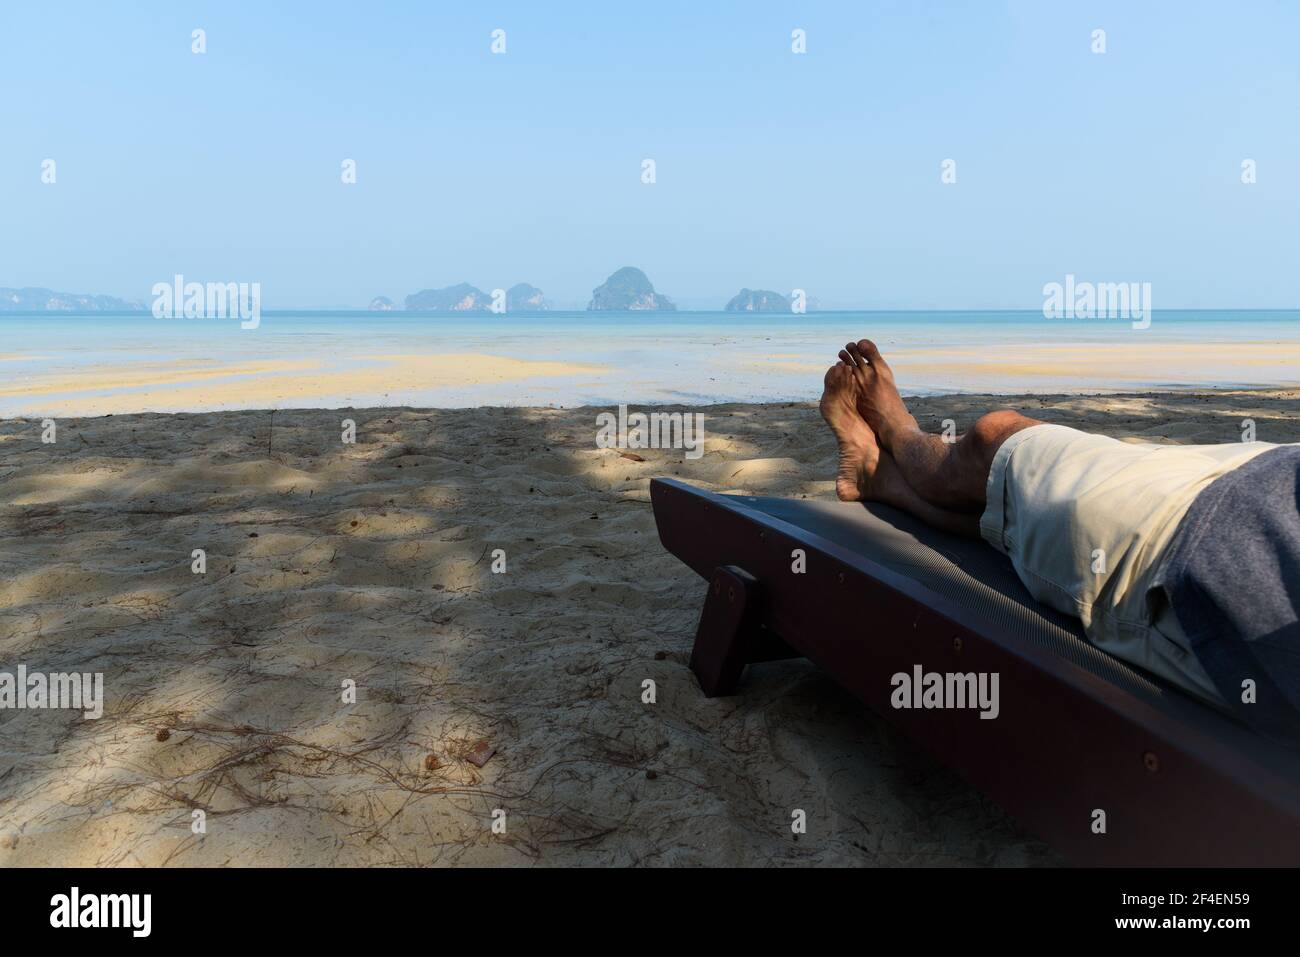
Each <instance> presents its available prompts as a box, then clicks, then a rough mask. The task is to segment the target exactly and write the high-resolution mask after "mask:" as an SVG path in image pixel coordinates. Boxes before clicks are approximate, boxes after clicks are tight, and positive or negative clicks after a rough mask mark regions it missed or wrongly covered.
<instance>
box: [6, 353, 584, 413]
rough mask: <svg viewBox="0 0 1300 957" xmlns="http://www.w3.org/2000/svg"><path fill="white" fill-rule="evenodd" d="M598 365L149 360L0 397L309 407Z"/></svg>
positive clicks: (49, 407)
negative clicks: (326, 401) (328, 401)
mask: <svg viewBox="0 0 1300 957" xmlns="http://www.w3.org/2000/svg"><path fill="white" fill-rule="evenodd" d="M602 371H603V367H602V366H599V365H594V364H590V363H581V362H557V361H552V360H545V359H518V358H510V357H503V356H495V355H485V354H482V353H445V354H417V355H389V354H376V355H362V356H357V357H356V359H355V360H349V364H348V365H347V366H346V367H341V366H338V365H336V364H335V363H334V362H329V363H327V362H325V361H322V360H320V359H293V360H284V359H271V360H262V361H242V360H241V361H231V360H209V361H206V362H201V363H200V362H194V361H189V360H186V361H170V362H158V361H154V360H150V361H145V362H127V363H117V362H109V363H100V364H97V365H94V366H90V367H83V368H77V369H69V370H66V371H64V372H61V373H47V374H41V375H26V376H15V377H14V378H13V379H12V381H11V382H10V383H9V384H8V385H0V399H4V398H7V397H14V398H16V399H19V400H21V405H20V408H21V409H23V410H24V414H29V415H32V416H47V415H79V416H88V415H115V414H121V413H123V412H177V411H189V410H198V409H202V410H205V411H206V410H214V409H215V410H221V409H244V408H249V407H256V408H263V409H271V408H285V407H298V408H310V407H312V406H313V405H319V404H320V403H319V402H318V401H314V400H318V399H320V398H322V397H324V396H327V395H329V396H346V397H348V400H349V401H350V400H351V399H352V398H353V397H356V396H376V397H387V396H400V395H402V394H403V393H404V392H411V391H413V390H417V389H437V388H440V387H444V386H464V385H474V386H493V385H498V384H500V383H503V382H516V381H519V380H525V379H537V378H543V377H571V376H579V375H585V374H592V373H599V372H602ZM387 401H392V400H391V399H388V400H387Z"/></svg>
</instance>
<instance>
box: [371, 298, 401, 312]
mask: <svg viewBox="0 0 1300 957" xmlns="http://www.w3.org/2000/svg"><path fill="white" fill-rule="evenodd" d="M366 308H367V309H369V310H370V311H371V312H392V311H393V310H394V309H396V308H397V303H395V302H393V300H391V299H389V298H388V297H387V296H375V298H374V299H371V300H370V305H369V306H367V307H366Z"/></svg>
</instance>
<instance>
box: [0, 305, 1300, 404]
mask: <svg viewBox="0 0 1300 957" xmlns="http://www.w3.org/2000/svg"><path fill="white" fill-rule="evenodd" d="M863 337H868V338H871V339H873V340H874V341H875V342H876V343H877V344H878V345H879V347H880V349H881V350H882V352H883V353H884V354H885V356H886V358H889V357H891V356H896V357H898V359H897V360H896V361H895V363H894V368H895V371H896V374H897V377H898V381H899V384H900V387H901V388H902V389H903V391H904V393H905V394H917V395H927V394H929V395H932V394H944V393H959V392H992V393H1001V394H1018V393H1026V392H1036V393H1044V392H1097V391H1110V390H1117V391H1119V390H1123V391H1133V390H1152V389H1169V388H1179V389H1183V388H1202V387H1208V388H1240V387H1273V386H1281V387H1286V386H1294V385H1295V384H1296V383H1297V381H1298V380H1300V368H1298V367H1297V362H1296V356H1297V354H1300V353H1298V352H1297V350H1300V310H1294V309H1293V310H1231V309H1223V310H1182V311H1179V310H1167V311H1160V310H1157V311H1156V312H1155V313H1154V314H1153V316H1152V317H1151V321H1150V324H1149V326H1147V327H1146V328H1135V324H1134V323H1132V322H1130V321H1129V320H1127V319H1078V318H1072V319H1062V318H1057V319H1048V318H1045V317H1044V316H1043V314H1042V313H1041V312H1039V311H1024V312H1010V311H1007V312H998V311H969V312H962V311H932V312H925V311H893V312H891V311H837V312H808V313H805V314H802V315H795V314H784V313H781V314H770V313H759V314H753V313H750V314H746V313H722V312H685V311H683V312H628V313H612V312H597V313H591V312H559V311H556V312H541V313H528V314H524V313H510V314H505V315H495V314H491V313H472V314H460V315H457V314H438V313H407V312H401V311H396V312H368V311H268V312H265V313H263V314H262V316H261V320H260V323H259V325H258V326H257V328H255V329H243V328H241V327H240V323H239V321H238V319H211V318H204V319H184V318H167V319H158V318H154V317H153V316H152V315H150V314H148V313H129V314H112V313H102V312H92V313H72V312H68V313H64V312H38V313H19V312H8V313H0V377H3V382H4V384H3V386H0V415H15V414H20V413H22V412H24V411H25V410H28V409H30V408H31V407H32V405H33V403H32V402H31V401H29V400H28V398H27V397H25V396H24V394H23V384H24V382H28V383H37V382H40V381H42V380H45V381H48V380H49V379H50V377H56V378H58V379H73V380H75V378H76V375H77V373H78V372H79V371H80V370H86V369H92V368H99V369H103V368H105V367H109V368H118V367H128V366H134V365H137V364H156V363H181V364H185V363H195V364H196V365H197V364H217V365H219V366H222V367H225V366H230V367H232V368H233V367H237V366H238V364H239V363H243V362H248V361H253V360H308V361H312V362H316V363H319V378H320V394H319V395H316V396H313V397H311V399H310V401H308V402H304V403H303V404H309V405H312V406H322V407H338V406H341V405H349V404H353V405H355V404H366V402H367V401H369V400H373V404H377V405H407V406H430V407H444V408H447V407H466V406H479V405H543V406H558V407H571V406H580V405H594V406H608V405H613V404H619V403H629V404H632V403H640V404H656V403H673V404H711V403H724V402H784V401H810V400H813V399H815V398H816V397H817V395H818V393H819V391H820V380H821V370H823V369H825V367H826V366H828V365H830V364H831V363H833V362H834V361H835V360H836V353H837V351H838V350H839V349H840V348H842V347H843V345H844V344H845V343H846V342H848V341H850V340H856V339H859V338H863ZM465 353H477V354H486V355H492V356H501V357H508V358H514V359H547V360H557V361H562V362H569V363H582V364H584V365H586V366H593V367H599V370H600V371H584V372H581V373H577V374H573V375H561V376H544V377H536V376H535V377H529V378H522V379H518V380H514V381H507V382H498V383H492V384H481V383H480V384H475V383H468V382H467V383H457V384H454V385H447V384H442V385H439V386H437V387H431V388H428V389H415V390H406V391H403V392H401V393H399V394H387V393H386V394H383V395H381V396H374V397H362V400H363V401H362V402H358V401H357V397H356V396H347V397H343V396H340V395H337V394H335V393H332V392H331V391H330V377H331V374H332V373H334V372H336V371H341V370H347V369H348V368H355V367H357V366H358V365H365V364H367V363H375V362H381V361H382V360H381V359H379V358H376V357H380V356H385V355H418V354H465ZM1225 356H1227V357H1231V358H1232V360H1233V361H1225ZM1094 358H1095V361H1093V359H1094ZM262 374H268V373H262ZM229 378H230V379H237V378H238V373H237V372H236V373H232V375H231V376H230V377H229ZM213 381H214V382H220V381H221V379H220V377H218V378H217V379H215V380H213ZM140 388H142V387H141V386H139V385H135V386H125V385H124V386H123V387H122V388H120V389H114V390H111V391H114V392H125V393H129V392H131V391H132V389H140ZM98 391H99V393H100V394H103V393H104V389H102V388H101V389H99V390H98ZM75 395H76V390H75V389H74V390H71V391H69V392H68V393H67V396H72V397H75ZM47 397H50V398H58V397H61V396H47ZM223 407H227V406H223Z"/></svg>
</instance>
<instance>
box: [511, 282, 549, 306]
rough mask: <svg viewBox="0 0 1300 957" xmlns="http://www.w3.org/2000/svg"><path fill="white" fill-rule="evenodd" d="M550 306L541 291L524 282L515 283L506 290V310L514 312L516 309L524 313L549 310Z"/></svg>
mask: <svg viewBox="0 0 1300 957" xmlns="http://www.w3.org/2000/svg"><path fill="white" fill-rule="evenodd" d="M550 308H551V304H550V303H549V302H547V301H546V298H545V297H544V296H543V295H542V291H541V290H540V289H538V288H537V287H536V286H530V285H529V284H528V283H526V282H519V283H515V284H514V285H513V286H511V287H510V288H509V289H507V290H506V309H507V310H510V311H514V310H516V309H519V310H523V311H524V312H530V311H537V310H543V309H550Z"/></svg>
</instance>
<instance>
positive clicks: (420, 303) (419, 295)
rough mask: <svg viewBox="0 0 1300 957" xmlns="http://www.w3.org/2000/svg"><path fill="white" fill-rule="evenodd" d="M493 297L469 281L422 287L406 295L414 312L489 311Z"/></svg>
mask: <svg viewBox="0 0 1300 957" xmlns="http://www.w3.org/2000/svg"><path fill="white" fill-rule="evenodd" d="M491 307H492V297H491V296H489V295H488V294H487V293H485V292H484V291H483V290H482V289H477V288H475V287H474V286H471V285H470V284H469V283H467V282H462V283H459V284H458V285H455V286H448V287H447V288H445V289H421V290H420V291H419V292H415V293H411V295H409V296H407V297H406V308H407V309H409V310H411V311H413V312H488V311H489V310H490V309H491Z"/></svg>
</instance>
